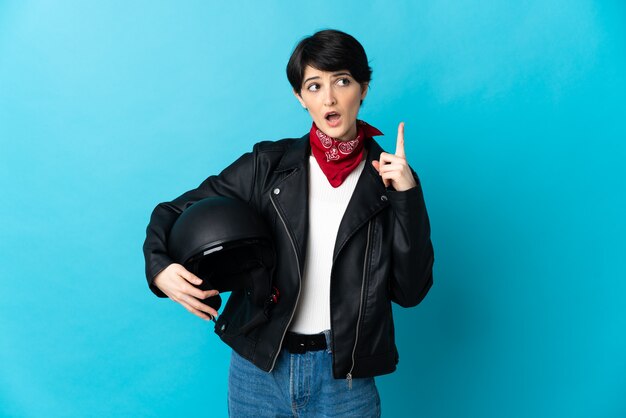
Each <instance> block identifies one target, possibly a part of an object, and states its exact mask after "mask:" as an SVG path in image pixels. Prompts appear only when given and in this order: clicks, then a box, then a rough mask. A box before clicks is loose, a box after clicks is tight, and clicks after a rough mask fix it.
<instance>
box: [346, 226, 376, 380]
mask: <svg viewBox="0 0 626 418" xmlns="http://www.w3.org/2000/svg"><path fill="white" fill-rule="evenodd" d="M371 230H372V221H369V222H368V223H367V243H366V244H365V258H364V260H363V278H362V280H361V300H360V303H359V316H358V317H357V321H356V337H355V338H354V347H352V366H350V371H349V372H348V374H347V375H346V380H347V381H348V390H352V370H354V354H355V352H356V345H357V343H358V342H359V325H360V324H361V313H362V311H363V292H364V291H365V275H366V274H367V253H368V252H369V248H370V232H371Z"/></svg>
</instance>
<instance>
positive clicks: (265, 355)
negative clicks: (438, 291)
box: [144, 134, 434, 379]
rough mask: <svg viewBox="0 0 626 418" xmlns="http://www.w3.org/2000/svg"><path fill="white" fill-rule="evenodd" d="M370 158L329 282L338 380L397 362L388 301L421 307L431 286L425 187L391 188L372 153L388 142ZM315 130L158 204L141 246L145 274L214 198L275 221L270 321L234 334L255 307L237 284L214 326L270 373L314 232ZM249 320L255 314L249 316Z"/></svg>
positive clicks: (372, 144)
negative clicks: (173, 231) (188, 216)
mask: <svg viewBox="0 0 626 418" xmlns="http://www.w3.org/2000/svg"><path fill="white" fill-rule="evenodd" d="M366 144H367V145H366V147H367V148H368V152H367V162H366V164H365V167H364V169H363V172H362V174H361V176H360V178H359V180H358V182H357V185H356V189H355V190H354V194H353V196H352V198H351V200H350V202H349V204H348V207H347V209H346V213H345V215H344V217H343V219H342V221H341V224H340V226H339V231H338V234H337V240H336V242H335V248H334V253H333V266H332V271H331V285H330V307H331V309H330V314H331V329H332V336H333V338H332V352H333V374H334V377H335V378H348V379H351V378H352V377H369V376H376V375H381V374H386V373H390V372H392V371H394V370H395V368H396V364H397V362H398V352H397V349H396V345H395V340H394V325H393V318H392V309H391V302H392V301H393V302H396V303H397V304H399V305H401V306H404V307H409V306H414V305H417V304H418V303H419V302H420V301H421V300H422V299H423V298H424V296H425V295H426V293H427V292H428V290H429V289H430V287H431V285H432V267H433V260H434V258H433V248H432V244H431V240H430V226H429V221H428V215H427V213H426V207H425V205H424V200H423V197H422V190H421V186H420V185H419V180H417V175H416V174H415V173H413V175H414V176H415V178H416V180H417V181H418V186H417V187H415V188H413V189H410V190H407V191H404V192H396V191H394V190H390V189H386V188H385V187H384V185H383V182H382V181H381V178H380V176H379V175H378V173H377V172H376V170H375V169H374V168H373V167H372V164H371V161H372V160H373V159H378V158H379V155H380V153H381V152H382V149H381V148H380V146H379V145H378V144H377V143H376V141H374V140H373V139H371V140H368V141H366ZM309 155H310V145H309V140H308V134H307V135H305V136H303V137H302V138H299V139H283V140H280V141H276V142H269V141H268V142H260V143H258V144H256V145H255V146H254V149H253V151H252V152H249V153H246V154H244V155H243V156H241V157H240V158H239V159H238V160H237V161H235V162H234V163H233V164H231V165H230V166H229V167H227V168H226V169H225V170H224V171H222V173H220V174H219V175H217V176H211V177H209V178H207V179H206V180H205V181H204V182H203V183H202V184H201V185H200V186H199V187H198V188H197V189H194V190H191V191H189V192H187V193H185V194H183V195H181V196H180V197H178V198H176V199H174V200H173V201H171V202H167V203H161V204H159V205H158V206H157V207H156V208H155V209H154V211H153V213H152V217H151V219H150V224H149V225H148V228H147V237H146V241H145V244H144V255H145V259H146V276H147V279H148V284H149V285H150V288H151V289H152V291H153V292H154V293H155V294H157V295H158V296H160V297H165V295H164V294H163V293H162V292H161V291H160V290H159V289H158V288H157V287H156V286H154V285H153V284H152V281H153V279H154V277H155V276H156V275H157V274H158V273H159V272H160V271H161V270H163V269H164V268H165V267H167V266H168V265H169V264H171V263H172V260H171V259H170V258H169V256H168V255H167V250H166V248H167V244H166V243H167V236H168V232H169V230H170V228H171V226H172V224H173V223H174V221H175V220H176V219H177V217H178V216H179V214H180V213H181V212H182V211H183V210H185V208H187V207H188V206H189V205H191V204H192V203H194V202H196V201H198V200H200V199H202V198H205V197H208V196H215V195H221V196H228V197H233V198H238V199H240V200H243V201H245V202H248V203H249V204H250V205H252V206H253V207H254V208H255V209H256V210H258V211H259V213H261V214H262V215H263V217H264V218H265V219H266V220H267V222H268V225H270V226H271V228H272V232H273V234H274V239H275V246H276V252H277V265H276V267H275V271H274V284H275V286H276V287H277V288H278V289H279V291H280V299H279V301H278V303H277V304H276V305H275V306H274V307H273V310H272V313H271V319H270V320H269V321H268V322H266V323H264V324H262V325H260V326H259V327H257V328H255V329H253V330H252V331H251V332H249V333H248V334H247V335H241V334H238V333H237V332H235V330H236V329H237V327H238V326H239V325H241V323H242V322H243V323H245V321H246V318H243V317H244V316H245V315H246V314H245V312H246V311H248V309H247V307H246V304H248V303H249V301H248V299H247V298H246V295H245V292H233V293H232V294H231V295H230V298H229V300H228V303H227V304H226V307H225V308H224V310H223V312H222V313H221V315H220V316H219V318H218V320H217V324H216V326H215V332H216V333H217V334H218V335H219V336H220V338H222V340H224V341H225V342H226V343H227V344H228V345H230V346H231V347H232V348H233V349H234V350H235V351H237V352H238V353H239V354H240V355H242V356H243V357H245V358H247V359H248V360H250V361H251V362H252V363H254V364H255V365H256V366H258V367H259V368H261V369H262V370H265V371H271V370H272V369H273V367H274V364H275V362H276V358H277V356H278V353H279V351H280V348H281V346H282V343H283V339H284V336H285V333H286V331H287V329H288V327H289V324H290V322H291V320H292V318H293V316H294V311H295V307H296V304H297V302H298V299H299V297H300V288H301V280H302V273H303V268H304V259H305V257H306V242H307V232H308V157H309ZM247 319H249V318H247Z"/></svg>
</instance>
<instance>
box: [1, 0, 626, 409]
mask: <svg viewBox="0 0 626 418" xmlns="http://www.w3.org/2000/svg"><path fill="white" fill-rule="evenodd" d="M259 3H266V5H264V6H261V5H260V4H259ZM329 27H330V28H337V29H341V30H344V31H347V32H348V33H351V34H352V35H354V36H355V37H356V38H357V39H359V40H360V41H361V43H362V44H363V45H364V47H365V49H366V51H367V53H368V56H369V58H370V61H371V66H372V67H373V69H374V73H373V81H372V84H371V89H370V92H369V95H368V97H367V99H366V101H365V103H364V107H363V109H362V111H361V115H360V116H361V118H363V119H365V120H367V121H369V122H370V123H372V124H373V125H375V126H377V127H379V128H380V129H381V130H383V131H384V132H386V133H387V136H386V137H384V139H382V144H383V146H384V147H386V148H387V149H388V150H390V151H393V150H394V148H395V132H396V127H397V123H398V122H400V121H401V120H404V121H405V122H406V147H407V156H408V160H409V162H410V163H411V165H412V166H413V167H414V168H415V169H416V170H417V172H418V173H419V174H420V177H421V180H422V183H423V188H424V193H425V196H426V202H427V206H428V209H429V213H430V217H431V224H432V231H433V235H432V237H433V243H434V246H435V257H436V263H435V264H436V265H435V284H434V287H433V288H432V290H431V292H430V294H429V295H428V296H427V298H426V299H425V300H424V302H423V303H422V304H421V305H419V306H418V307H417V308H414V309H402V308H399V307H397V306H395V307H394V312H395V318H396V324H397V325H396V332H397V338H398V346H399V350H400V364H399V369H398V371H397V372H395V373H393V374H391V375H388V376H383V377H380V378H378V379H377V382H378V385H379V389H380V392H381V397H382V407H383V416H386V417H409V416H415V417H479V418H489V417H493V418H501V417H624V416H626V304H625V303H624V295H625V293H626V261H625V260H626V257H625V254H626V251H625V250H626V238H625V237H626V221H625V220H624V209H625V207H626V197H625V196H626V185H625V183H626V168H625V164H624V161H625V157H626V145H625V139H626V127H625V125H624V120H626V106H625V105H624V100H625V97H626V81H625V80H626V77H625V74H626V4H625V3H624V2H622V1H589V0H587V1H586V0H527V1H520V2H505V1H502V2H499V1H494V0H464V1H421V2H410V1H396V2H388V1H385V2H383V1H372V2H366V3H363V2H357V1H347V2H328V1H316V2H308V3H296V2H290V1H284V2H271V3H268V2H253V1H249V2H231V3H228V4H227V2H214V1H208V0H203V1H200V0H198V1H176V2H175V1H171V2H163V1H160V2H155V1H133V2H129V1H107V2H96V1H91V2H86V1H74V2H72V1H39V2H36V1H9V0H4V1H0V141H1V142H0V146H1V148H0V189H1V190H2V204H1V205H0V234H1V239H0V261H1V263H0V416H15V417H43V416H50V417H104V416H107V417H108V416H110V417H174V416H191V415H192V414H193V415H194V416H211V417H213V416H215V417H218V416H225V415H226V381H227V371H228V359H229V350H228V349H227V347H226V346H225V345H224V344H222V343H221V342H220V341H219V339H218V338H217V336H216V335H214V334H213V332H212V327H211V325H210V324H207V323H205V322H203V321H201V320H200V319H197V318H196V317H195V316H192V315H190V314H189V313H188V312H187V311H185V310H184V309H183V308H182V307H180V306H179V305H177V304H175V303H172V302H171V301H169V300H159V299H157V298H156V297H154V296H153V295H152V294H151V293H150V292H149V290H148V288H147V286H146V282H145V278H144V272H143V257H142V254H141V245H142V243H143V239H144V237H145V226H146V224H147V222H148V217H149V214H150V212H151V210H152V209H153V207H154V206H155V205H156V204H157V203H158V202H160V201H164V200H169V199H171V198H174V197H175V196H177V195H179V194H180V193H182V192H183V191H185V190H187V189H190V188H193V187H195V186H197V185H198V184H199V183H200V182H201V181H202V180H203V179H204V178H205V177H206V176H208V175H209V174H212V173H217V172H219V171H220V170H221V169H222V168H224V167H225V166H226V165H228V164H229V163H230V162H232V161H233V160H234V159H235V158H236V157H238V156H239V155H240V154H242V153H243V152H245V151H248V150H250V149H251V147H252V145H253V143H254V142H256V141H259V140H262V139H279V138H282V137H288V136H301V135H303V134H304V133H305V132H306V131H307V130H308V128H309V125H310V118H309V116H308V115H307V113H306V112H303V111H302V108H301V106H300V105H299V104H298V103H297V102H296V100H295V98H294V97H293V95H292V93H291V91H290V86H289V84H288V82H287V79H286V76H285V72H284V68H285V65H286V63H287V60H288V57H289V55H290V53H291V51H292V49H293V47H294V46H295V44H296V43H297V42H298V41H299V40H300V39H301V38H302V37H303V36H305V35H310V34H312V33H314V32H315V31H317V30H320V29H324V28H329ZM396 308H397V309H396Z"/></svg>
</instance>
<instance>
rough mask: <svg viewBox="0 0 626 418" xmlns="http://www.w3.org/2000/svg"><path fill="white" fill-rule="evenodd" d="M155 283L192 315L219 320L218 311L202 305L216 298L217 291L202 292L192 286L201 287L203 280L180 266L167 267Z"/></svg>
mask: <svg viewBox="0 0 626 418" xmlns="http://www.w3.org/2000/svg"><path fill="white" fill-rule="evenodd" d="M153 283H154V285H155V286H156V287H158V288H159V289H161V291H162V292H163V293H165V294H166V295H167V296H168V297H169V298H170V299H172V300H173V301H175V302H178V303H180V304H181V305H183V307H184V308H185V309H187V310H188V311H189V312H191V313H192V314H194V315H196V316H199V317H200V318H202V319H206V320H207V321H211V320H213V318H217V311H216V310H215V309H213V308H211V307H210V306H208V305H206V304H204V303H202V302H201V300H203V299H206V298H208V297H211V296H215V295H217V294H219V292H218V291H217V290H215V289H212V290H200V289H198V288H197V287H195V286H192V285H196V286H199V285H200V284H201V283H202V279H200V278H199V277H198V276H196V275H194V274H193V273H191V272H190V271H188V270H187V269H186V268H185V267H183V266H181V265H180V264H176V263H173V264H170V265H169V266H167V267H166V268H165V269H164V270H163V271H161V272H160V273H159V274H157V276H156V277H155V278H154V282H153ZM207 314H208V315H207ZM209 315H210V317H209Z"/></svg>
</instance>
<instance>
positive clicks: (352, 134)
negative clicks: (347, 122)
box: [335, 121, 357, 142]
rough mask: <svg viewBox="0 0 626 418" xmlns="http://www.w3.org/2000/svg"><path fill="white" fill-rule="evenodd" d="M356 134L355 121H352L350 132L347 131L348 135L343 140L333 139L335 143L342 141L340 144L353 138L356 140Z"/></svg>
mask: <svg viewBox="0 0 626 418" xmlns="http://www.w3.org/2000/svg"><path fill="white" fill-rule="evenodd" d="M356 133H357V129H356V121H354V123H353V124H352V127H351V128H350V131H348V133H347V134H346V136H345V137H344V138H335V139H336V140H337V141H342V142H346V141H352V140H353V139H354V138H356Z"/></svg>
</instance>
